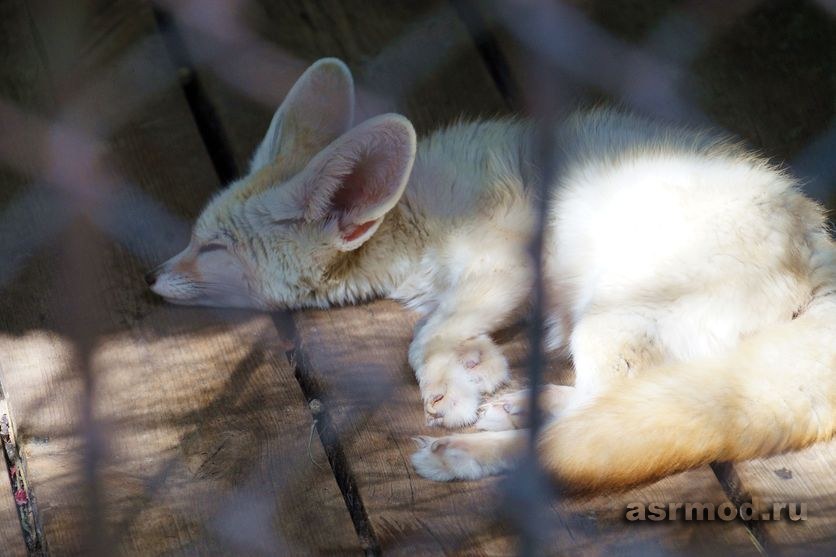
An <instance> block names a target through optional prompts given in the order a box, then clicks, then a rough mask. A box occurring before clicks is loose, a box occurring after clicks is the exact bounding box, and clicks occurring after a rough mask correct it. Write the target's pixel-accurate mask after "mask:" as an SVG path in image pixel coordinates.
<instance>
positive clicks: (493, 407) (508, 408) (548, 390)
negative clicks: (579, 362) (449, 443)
mask: <svg viewBox="0 0 836 557" xmlns="http://www.w3.org/2000/svg"><path fill="white" fill-rule="evenodd" d="M574 392H575V388H574V387H569V386H566V385H544V386H543V388H542V390H541V392H540V408H541V409H542V412H543V415H544V417H545V418H546V419H553V418H556V417H557V416H558V415H559V414H560V413H561V412H562V411H563V410H564V409H565V408H566V407H567V405H568V404H569V401H570V399H571V397H572V395H573V394H574ZM530 396H531V395H530V391H529V390H528V389H523V390H521V391H516V392H513V393H508V394H505V395H502V396H499V397H495V398H492V399H490V400H488V401H487V402H486V403H485V404H483V405H482V406H480V407H479V410H478V414H479V418H478V420H477V421H476V428H477V429H481V430H484V431H505V430H509V429H520V428H523V427H527V425H528V411H529V404H530V401H529V397H530Z"/></svg>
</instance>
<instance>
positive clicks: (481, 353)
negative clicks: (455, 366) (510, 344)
mask: <svg viewBox="0 0 836 557" xmlns="http://www.w3.org/2000/svg"><path fill="white" fill-rule="evenodd" d="M456 352H457V356H458V363H459V364H460V365H461V366H462V367H463V368H464V372H465V374H466V376H467V377H468V379H469V380H470V381H472V382H473V383H475V384H476V386H477V387H478V388H479V392H480V393H488V394H489V393H492V392H494V391H495V390H496V389H497V388H499V387H500V386H501V385H502V384H504V383H505V382H506V381H508V377H509V373H508V361H507V360H506V359H505V356H503V355H502V352H501V351H500V350H499V347H498V346H497V345H496V344H494V342H493V340H491V338H490V337H489V336H488V335H479V336H477V337H474V338H471V339H468V340H466V341H464V342H463V343H461V344H460V345H459V346H458V348H457V350H456Z"/></svg>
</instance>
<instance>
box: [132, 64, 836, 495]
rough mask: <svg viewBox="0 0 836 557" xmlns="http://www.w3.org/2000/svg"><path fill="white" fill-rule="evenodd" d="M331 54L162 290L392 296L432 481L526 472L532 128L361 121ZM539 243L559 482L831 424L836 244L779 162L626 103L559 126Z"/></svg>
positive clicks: (629, 479) (329, 297)
mask: <svg viewBox="0 0 836 557" xmlns="http://www.w3.org/2000/svg"><path fill="white" fill-rule="evenodd" d="M353 108H354V92H353V82H352V77H351V74H350V72H349V71H348V69H347V68H346V66H345V65H344V64H343V63H342V62H340V61H339V60H336V59H323V60H320V61H318V62H316V63H315V64H313V65H312V66H311V67H310V68H309V69H308V70H307V71H306V72H305V73H304V74H303V75H302V76H301V77H300V78H299V80H298V81H297V83H296V84H295V85H294V86H293V88H292V89H291V91H290V92H289V94H288V95H287V98H286V99H285V101H284V102H283V103H282V105H281V106H280V107H279V109H278V111H277V112H276V114H275V116H274V117H273V120H272V122H271V124H270V127H269V130H268V131H267V135H266V137H265V138H264V140H263V142H262V143H261V144H260V146H259V147H258V148H257V150H256V152H255V154H254V156H253V158H252V162H251V164H250V168H249V172H248V174H247V175H246V176H245V177H243V178H241V179H240V180H237V181H235V182H233V183H232V184H231V185H230V186H229V187H228V188H226V189H225V190H223V191H222V192H221V193H219V194H218V195H217V196H216V197H215V198H214V199H213V200H212V201H211V202H210V203H209V204H208V206H207V207H206V209H205V210H204V211H203V213H202V214H201V215H200V217H199V218H198V220H197V223H196V224H195V226H194V231H193V234H192V238H191V242H190V243H189V245H188V246H187V247H186V249H185V250H183V251H182V252H181V253H179V254H178V255H176V256H174V257H173V258H172V259H170V260H168V261H166V262H165V263H163V264H162V265H160V266H159V267H158V268H157V269H155V270H154V271H152V272H151V273H149V275H148V276H147V277H146V280H147V281H148V283H149V285H150V286H151V289H152V290H153V291H154V292H156V293H157V294H159V295H160V296H162V297H164V298H165V299H166V300H168V301H170V302H173V303H177V304H195V305H210V306H237V307H249V308H263V309H274V308H285V309H296V308H305V307H319V308H324V307H329V306H335V305H341V304H354V303H358V302H362V301H365V300H369V299H372V298H376V297H388V298H393V299H395V300H399V301H401V302H402V303H403V304H404V305H406V306H407V307H409V308H412V309H414V310H415V311H417V312H419V313H420V314H421V315H422V316H423V317H422V319H421V320H420V321H419V325H418V326H417V327H416V330H415V334H414V338H413V340H412V343H411V345H410V347H409V362H410V364H411V366H412V367H413V368H414V370H415V375H416V377H417V380H418V384H419V385H420V390H421V396H422V398H423V403H424V409H425V412H426V417H427V421H428V423H429V424H431V425H438V426H445V427H448V428H456V427H460V426H465V425H470V424H475V425H476V427H477V428H478V429H480V430H483V431H481V432H478V433H461V434H453V435H449V436H444V437H440V438H432V437H421V438H419V439H418V440H417V441H418V444H419V449H418V451H417V452H416V453H415V455H414V456H413V459H412V462H413V464H414V466H415V468H416V470H417V471H418V473H420V474H421V475H423V476H425V477H427V478H431V479H434V480H451V479H456V478H459V479H475V478H479V477H482V476H486V475H490V474H495V473H498V472H501V471H503V470H505V469H507V468H509V467H511V466H512V465H513V464H514V460H515V457H516V456H517V455H518V454H519V453H520V452H521V450H522V447H523V446H524V445H525V439H526V435H527V434H526V432H525V430H524V429H520V428H521V427H523V426H524V424H523V423H522V422H523V421H524V420H523V419H521V417H522V416H523V414H524V412H523V409H524V407H525V404H526V393H525V392H518V393H513V394H510V395H504V396H502V397H495V398H493V399H491V398H487V400H483V397H485V396H486V395H490V394H491V393H493V392H494V391H496V389H497V388H498V387H499V386H500V385H502V384H503V383H504V382H505V381H506V380H507V379H508V364H507V362H506V360H505V358H504V357H503V354H502V351H501V350H500V348H499V347H498V346H497V345H496V344H495V343H494V341H493V340H492V339H491V333H492V332H495V331H496V330H497V329H499V328H501V327H503V326H505V325H507V324H509V322H511V321H513V320H515V319H518V318H519V317H520V316H521V315H522V314H523V313H524V312H525V311H526V309H527V306H528V304H529V298H530V294H531V290H532V285H533V276H532V274H533V271H532V266H531V262H530V260H529V257H528V255H527V253H526V246H527V243H528V242H529V239H530V236H531V234H532V227H533V222H534V211H535V206H536V203H537V200H536V199H535V194H534V192H535V191H538V188H536V187H533V186H532V184H536V183H538V182H537V180H538V179H539V172H538V169H537V167H536V165H535V161H536V157H535V154H534V152H535V144H534V127H533V125H532V124H531V123H530V122H526V121H524V120H518V119H497V120H483V121H477V122H472V123H460V124H456V125H453V126H451V127H449V128H446V129H443V130H439V131H436V132H434V133H432V134H430V135H429V136H427V137H426V138H423V139H422V140H421V141H418V140H417V139H416V135H415V131H414V129H413V126H412V125H411V123H410V122H409V120H407V119H406V118H405V117H403V116H400V115H396V114H385V115H382V116H377V117H375V118H372V119H370V120H367V121H365V122H362V123H360V124H359V125H357V126H354V124H353ZM555 137H556V147H555V156H556V157H557V159H556V160H557V162H558V164H557V169H558V171H557V175H556V176H555V178H554V183H553V184H550V185H551V186H552V187H551V188H550V189H549V191H551V192H552V193H551V194H550V195H551V196H552V199H551V200H550V201H551V210H550V214H549V215H548V219H547V223H546V230H545V240H546V241H545V251H544V277H545V284H546V297H547V300H548V303H547V307H546V308H545V309H546V311H547V315H548V330H547V339H548V347H549V348H551V349H554V350H566V351H568V353H569V354H570V355H571V358H572V362H573V365H574V368H575V373H576V382H575V385H574V386H573V387H569V386H548V387H547V388H545V389H544V392H543V396H542V397H541V402H542V404H543V405H544V407H545V410H546V411H547V413H548V415H549V417H550V421H549V422H548V424H547V426H546V427H545V428H544V429H543V431H542V434H541V437H540V439H539V448H540V453H541V458H542V462H543V464H544V466H545V467H546V469H547V470H548V472H549V473H550V474H551V475H552V476H553V477H554V479H555V480H556V481H558V482H560V483H561V484H562V485H565V486H567V487H572V488H577V489H587V490H590V489H592V490H597V489H605V488H622V487H626V486H629V485H633V484H637V483H641V482H645V481H648V480H652V479H655V478H658V477H660V476H662V475H665V474H668V473H672V472H675V471H679V470H683V469H686V468H689V467H693V466H697V465H701V464H704V463H708V462H711V461H715V460H738V459H748V458H752V457H758V456H764V455H768V454H771V453H776V452H780V451H787V450H793V449H799V448H801V447H804V446H806V445H809V444H811V443H814V442H816V441H822V440H826V439H829V438H830V437H831V436H832V435H833V432H834V427H836V244H834V242H833V240H832V239H831V237H830V235H829V232H828V229H827V226H826V221H825V219H824V216H823V211H822V209H821V208H820V207H819V206H818V205H817V204H816V203H814V202H813V201H811V200H809V199H807V198H806V197H804V195H802V193H801V192H800V191H799V189H798V185H797V182H796V181H795V180H793V178H791V177H790V176H788V175H787V174H786V173H785V172H783V171H781V170H779V169H776V168H775V167H773V166H770V165H769V164H768V163H767V162H766V161H765V160H763V159H761V158H758V157H757V156H755V155H753V154H751V153H749V152H747V151H745V150H744V149H743V148H741V147H740V146H738V145H736V144H734V143H731V142H729V141H727V140H724V139H718V138H717V137H715V136H712V135H709V134H704V133H694V132H691V131H686V130H679V129H675V128H671V127H666V126H662V125H658V124H655V123H652V122H648V121H644V120H642V119H639V118H636V117H632V116H628V115H623V114H619V113H617V112H614V111H602V110H599V111H592V112H587V113H581V114H577V115H575V116H572V117H570V118H569V119H568V120H567V121H565V122H564V123H563V124H562V125H561V126H560V127H559V129H557V130H555Z"/></svg>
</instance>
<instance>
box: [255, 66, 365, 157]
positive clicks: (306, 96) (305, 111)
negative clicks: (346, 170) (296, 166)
mask: <svg viewBox="0 0 836 557" xmlns="http://www.w3.org/2000/svg"><path fill="white" fill-rule="evenodd" d="M353 121H354V82H353V80H352V78H351V71H349V69H348V67H346V65H345V64H344V63H342V62H341V61H340V60H338V59H337V58H322V59H321V60H318V61H317V62H314V63H313V64H312V65H311V66H310V67H309V68H308V69H307V70H305V73H303V74H302V76H301V77H299V79H298V80H296V83H295V84H294V85H293V87H292V88H291V89H290V92H288V94H287V96H286V97H285V99H284V102H282V104H281V106H279V108H278V110H276V113H275V114H274V115H273V120H272V121H271V122H270V128H269V129H268V130H267V134H266V135H265V136H264V139H263V140H262V142H261V145H259V146H258V148H257V149H256V151H255V153H254V154H253V158H252V160H251V161H250V172H255V171H256V170H259V169H260V168H262V167H264V166H265V165H267V164H269V163H271V162H273V160H275V158H276V156H277V155H278V154H279V152H281V153H282V154H283V155H286V156H287V157H288V158H289V159H293V160H297V161H301V164H305V163H306V162H307V161H308V160H310V158H311V157H312V156H313V155H314V154H316V153H317V152H319V151H320V150H322V149H324V148H325V147H326V146H327V145H328V144H329V143H331V142H332V141H333V140H335V139H336V138H338V137H339V136H340V135H342V134H343V133H345V132H346V131H348V130H349V129H350V128H351V125H352V123H353Z"/></svg>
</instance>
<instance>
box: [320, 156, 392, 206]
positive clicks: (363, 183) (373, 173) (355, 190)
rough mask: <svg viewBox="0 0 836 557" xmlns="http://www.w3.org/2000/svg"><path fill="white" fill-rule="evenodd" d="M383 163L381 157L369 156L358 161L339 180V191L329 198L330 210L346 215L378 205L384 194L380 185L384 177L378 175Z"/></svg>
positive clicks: (383, 189)
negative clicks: (349, 171) (348, 172)
mask: <svg viewBox="0 0 836 557" xmlns="http://www.w3.org/2000/svg"><path fill="white" fill-rule="evenodd" d="M384 162H385V161H384V160H382V157H373V156H369V155H367V156H366V157H364V158H363V159H361V160H360V161H358V162H357V163H356V165H355V166H354V168H353V169H352V170H351V173H350V174H348V175H347V176H344V177H343V178H342V179H341V182H342V183H341V184H340V189H338V190H337V192H336V193H334V195H333V197H331V208H332V209H335V210H337V211H340V212H342V213H348V212H350V211H352V210H357V209H361V208H364V207H367V206H369V205H373V204H375V203H378V202H379V201H380V197H381V195H382V194H384V193H385V188H382V187H381V183H380V182H381V181H383V180H384V179H385V176H380V175H379V173H380V171H381V170H382V168H383V163H384Z"/></svg>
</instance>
